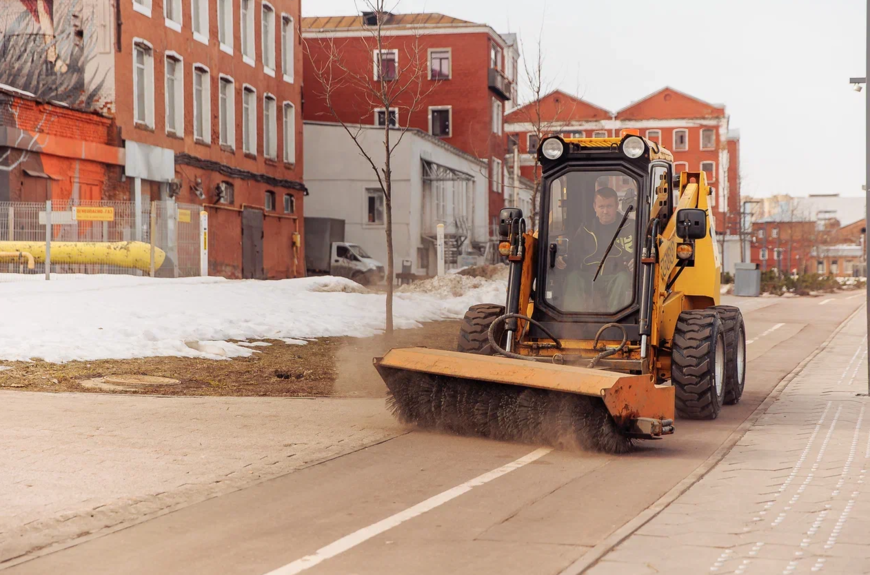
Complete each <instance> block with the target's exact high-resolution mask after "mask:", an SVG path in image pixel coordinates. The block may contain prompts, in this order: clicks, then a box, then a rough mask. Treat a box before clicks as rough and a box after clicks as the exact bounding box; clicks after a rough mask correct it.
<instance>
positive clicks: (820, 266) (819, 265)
mask: <svg viewBox="0 0 870 575" xmlns="http://www.w3.org/2000/svg"><path fill="white" fill-rule="evenodd" d="M816 273H817V274H819V275H822V276H823V275H825V260H818V261H817V262H816Z"/></svg>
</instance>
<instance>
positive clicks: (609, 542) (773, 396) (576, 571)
mask: <svg viewBox="0 0 870 575" xmlns="http://www.w3.org/2000/svg"><path fill="white" fill-rule="evenodd" d="M863 309H864V306H863V305H861V306H859V307H858V309H856V310H855V311H854V312H852V313H851V314H850V315H849V317H847V318H846V319H845V320H843V322H842V323H841V324H840V325H838V326H837V329H835V330H834V332H833V333H831V335H830V336H829V337H828V339H826V340H825V341H824V342H822V344H821V345H820V346H819V347H817V348H816V349H815V350H814V351H813V352H812V353H811V354H810V355H809V356H807V357H806V358H805V359H804V360H803V361H801V362H800V363H799V364H798V365H797V366H796V367H795V368H794V369H793V370H791V371H790V372H789V373H788V374H787V375H786V376H785V377H783V378H782V379H781V380H780V381H779V383H778V384H777V385H776V387H775V388H773V391H771V392H770V394H769V395H768V396H767V397H766V398H765V400H764V401H762V402H761V404H760V405H759V406H758V407H756V408H755V411H753V412H752V413H751V414H750V415H749V417H747V418H746V419H745V420H744V421H743V423H741V424H740V426H739V427H738V428H737V429H735V430H734V431H733V432H732V433H731V435H729V436H728V439H726V440H725V442H724V443H723V444H722V445H721V446H720V447H719V449H717V450H716V451H715V452H714V453H713V455H711V456H710V457H708V458H707V459H706V460H705V461H704V463H702V464H701V465H700V466H699V467H698V468H697V469H695V471H693V472H692V473H691V474H690V475H689V476H688V477H686V478H685V479H683V480H682V481H680V482H679V483H678V484H677V485H675V486H674V487H672V488H671V490H670V491H668V492H667V493H665V494H664V495H662V496H661V497H660V498H659V499H658V501H656V502H655V503H653V504H652V505H650V506H649V507H647V508H646V509H645V510H644V511H643V512H641V513H640V514H639V515H638V516H637V517H635V518H634V519H632V520H631V521H629V522H628V523H626V524H625V525H623V526H622V527H620V528H619V529H617V530H616V531H614V532H613V533H611V534H610V536H608V537H607V538H606V539H605V540H604V541H602V542H601V543H599V544H597V545H596V546H595V547H593V548H592V549H590V550H589V551H588V552H586V553H585V554H583V556H582V557H580V558H579V559H577V561H575V562H574V563H572V564H571V565H569V566H568V567H567V568H565V569H564V570H562V571H560V572H559V575H581V574H582V573H585V572H586V571H587V570H588V569H590V568H591V567H594V566H595V565H596V564H597V563H598V562H599V561H601V559H603V558H604V556H605V555H607V554H608V553H610V552H611V551H612V550H613V549H614V548H615V547H616V546H617V545H619V544H620V543H622V542H623V541H625V540H626V539H628V538H629V537H630V536H632V535H633V534H634V533H635V531H637V530H638V529H640V528H641V527H643V526H644V525H646V524H647V523H649V522H650V521H652V520H653V519H654V518H655V517H656V516H657V515H658V514H659V513H661V512H662V511H664V510H665V509H666V508H667V507H668V506H669V505H670V504H671V503H673V502H674V501H676V500H677V499H678V498H679V497H680V496H681V495H682V494H683V493H685V492H686V491H688V490H689V488H690V487H692V486H693V485H694V484H695V483H697V482H698V481H700V480H701V479H702V478H703V477H704V476H705V475H707V473H709V472H710V471H711V470H712V469H713V468H714V467H715V466H716V465H717V464H718V463H719V462H720V461H722V459H724V458H725V456H726V455H728V453H729V452H730V451H731V449H733V448H734V446H735V445H736V444H737V442H738V441H740V440H741V439H742V438H743V436H744V435H746V432H747V431H749V428H750V427H752V426H753V425H755V423H756V422H757V421H758V420H759V419H760V418H761V416H762V415H764V413H765V412H767V410H768V409H769V408H770V406H771V405H772V404H773V403H774V402H776V401H777V400H778V399H779V396H780V395H781V394H782V392H783V390H784V389H785V388H786V387H788V384H790V383H791V382H792V381H793V380H794V379H795V378H796V377H797V376H798V375H800V373H801V372H802V371H803V370H804V369H805V368H806V366H807V365H808V364H809V363H810V362H811V361H812V360H813V359H815V358H816V356H818V355H819V354H820V353H822V352H823V351H824V350H825V349H827V347H828V346H829V345H830V344H831V342H832V341H834V338H835V337H837V336H838V335H839V334H840V332H841V331H843V329H845V327H846V326H847V325H848V324H849V322H850V321H852V320H853V319H854V318H855V317H856V316H857V315H858V314H859V312H861V311H862V310H863Z"/></svg>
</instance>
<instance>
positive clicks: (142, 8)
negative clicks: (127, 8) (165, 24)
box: [133, 0, 151, 18]
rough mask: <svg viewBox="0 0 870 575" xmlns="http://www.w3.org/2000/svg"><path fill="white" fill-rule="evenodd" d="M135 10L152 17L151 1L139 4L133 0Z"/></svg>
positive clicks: (146, 0)
mask: <svg viewBox="0 0 870 575" xmlns="http://www.w3.org/2000/svg"><path fill="white" fill-rule="evenodd" d="M133 10H134V11H135V12H138V13H139V14H143V15H145V16H148V17H149V18H150V17H151V0H142V2H141V3H140V2H137V1H136V0H133Z"/></svg>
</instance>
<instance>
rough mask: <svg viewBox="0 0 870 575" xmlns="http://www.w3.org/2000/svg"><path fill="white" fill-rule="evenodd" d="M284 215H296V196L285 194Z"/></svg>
mask: <svg viewBox="0 0 870 575" xmlns="http://www.w3.org/2000/svg"><path fill="white" fill-rule="evenodd" d="M284 213H285V214H295V213H296V196H294V195H293V194H284Z"/></svg>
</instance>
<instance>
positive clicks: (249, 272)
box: [242, 208, 266, 280]
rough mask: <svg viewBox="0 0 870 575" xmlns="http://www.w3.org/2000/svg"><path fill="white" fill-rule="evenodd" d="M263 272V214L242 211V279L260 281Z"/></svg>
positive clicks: (256, 211)
mask: <svg viewBox="0 0 870 575" xmlns="http://www.w3.org/2000/svg"><path fill="white" fill-rule="evenodd" d="M265 277H266V274H265V272H264V270H263V212H261V211H260V210H251V209H248V208H245V209H244V210H242V278H244V279H254V280H261V279H264V278H265Z"/></svg>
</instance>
